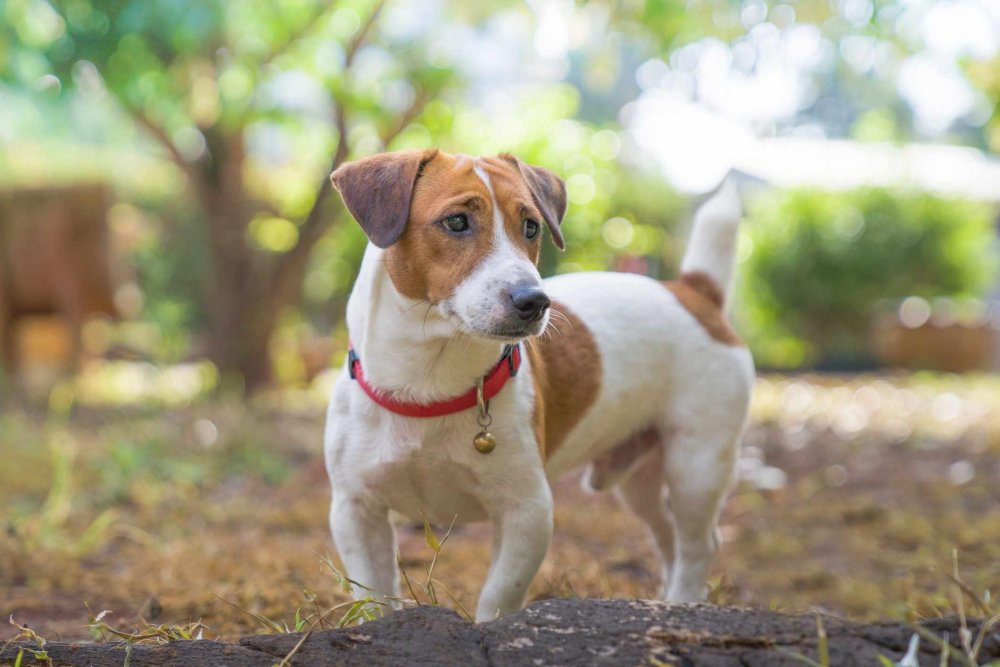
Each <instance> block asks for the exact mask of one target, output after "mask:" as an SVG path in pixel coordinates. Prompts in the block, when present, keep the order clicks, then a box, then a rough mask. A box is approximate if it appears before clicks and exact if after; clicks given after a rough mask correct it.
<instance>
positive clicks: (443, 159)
mask: <svg viewBox="0 0 1000 667" xmlns="http://www.w3.org/2000/svg"><path fill="white" fill-rule="evenodd" d="M477 164H478V165H479V166H480V167H481V168H482V169H483V170H484V171H485V172H486V173H487V175H488V176H489V178H490V184H491V185H492V187H493V192H494V194H495V195H496V201H497V205H498V206H499V208H500V213H501V218H502V220H503V223H504V226H505V228H506V232H507V235H508V237H509V238H510V239H511V242H512V243H513V244H514V246H515V247H517V248H520V249H521V250H522V251H523V252H524V254H525V256H526V257H527V258H528V259H530V260H531V261H532V262H537V261H538V254H539V250H540V247H541V240H542V234H541V233H539V234H538V235H537V236H536V237H535V238H534V239H531V240H529V239H526V238H524V233H523V226H524V220H525V219H526V218H533V219H535V220H542V216H541V213H540V212H539V211H538V209H537V207H536V206H535V204H534V202H533V200H532V197H531V192H530V191H529V189H528V186H527V184H526V183H525V181H524V178H522V176H521V174H520V172H518V171H517V170H516V169H515V168H514V166H513V165H511V164H510V163H509V162H507V161H506V160H503V159H500V158H479V159H478V162H477V161H476V160H474V159H473V158H470V157H466V156H462V155H449V154H447V153H441V152H438V153H437V154H436V155H435V156H434V157H433V159H431V160H430V161H428V162H427V163H425V164H424V166H423V170H422V171H421V173H420V176H419V177H418V178H417V180H416V184H415V185H414V188H413V198H412V201H411V203H410V214H409V221H408V223H407V226H406V229H405V231H404V232H403V234H402V236H401V237H400V238H399V241H398V242H396V243H395V244H394V245H392V246H391V247H389V248H388V249H387V250H386V253H385V258H384V261H385V262H386V270H387V271H388V273H389V277H390V279H391V280H392V282H393V285H395V287H396V289H397V290H399V292H400V293H401V294H403V295H405V296H408V297H410V298H412V299H429V300H430V301H431V302H432V303H437V302H438V301H441V300H443V299H447V298H448V297H450V296H451V295H452V294H454V292H455V289H456V288H457V287H458V285H459V284H461V282H462V281H463V280H464V279H465V278H467V277H468V275H469V274H470V273H472V271H474V270H475V268H476V267H477V266H478V265H479V263H480V262H481V261H483V259H485V258H486V256H487V255H488V254H489V252H490V249H491V248H492V246H493V239H494V229H493V226H494V219H493V218H494V216H493V200H492V198H491V197H490V191H489V189H488V188H487V187H486V184H485V183H484V182H483V180H482V179H481V178H479V176H478V175H477V174H476V172H475V166H476V165H477ZM460 213H461V214H464V215H466V216H467V218H468V220H469V224H470V226H471V227H472V231H471V232H470V234H469V235H467V236H453V235H450V234H449V233H448V232H446V231H445V230H444V229H443V228H442V226H441V225H440V224H439V223H440V221H441V220H443V219H444V218H446V217H448V216H451V215H457V214H460Z"/></svg>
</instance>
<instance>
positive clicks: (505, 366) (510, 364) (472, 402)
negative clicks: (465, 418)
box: [347, 344, 521, 417]
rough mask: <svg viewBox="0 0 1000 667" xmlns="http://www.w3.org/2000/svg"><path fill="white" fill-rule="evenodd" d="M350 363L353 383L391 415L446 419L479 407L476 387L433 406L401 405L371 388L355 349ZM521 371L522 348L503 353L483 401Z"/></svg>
mask: <svg viewBox="0 0 1000 667" xmlns="http://www.w3.org/2000/svg"><path fill="white" fill-rule="evenodd" d="M347 363H348V367H347V368H348V372H350V374H351V379H353V380H357V382H358V386H359V387H361V388H362V389H363V390H364V392H365V393H366V394H368V396H369V398H371V399H372V400H373V401H375V402H376V403H378V404H379V405H381V406H382V407H383V408H385V409H386V410H389V411H390V412H395V413H396V414H400V415H406V416H407V417H443V416H444V415H450V414H454V413H456V412H462V411H463V410H468V409H469V408H474V407H476V388H475V387H473V388H472V389H470V390H469V391H467V392H465V393H464V394H462V395H461V396H456V397H454V398H449V399H447V400H444V401H436V402H434V403H404V402H403V401H398V400H396V399H394V398H392V397H391V396H387V395H386V394H383V393H381V392H380V391H379V390H378V389H376V388H375V387H373V386H371V385H370V384H368V381H367V380H366V379H365V375H364V372H363V371H362V369H361V359H359V358H358V355H357V353H355V352H354V347H353V346H352V347H351V348H350V349H349V350H348V352H347ZM519 368H521V346H520V344H518V345H508V346H506V347H505V348H504V350H503V356H501V357H500V361H498V362H497V365H496V366H494V367H493V370H491V371H490V372H489V373H487V374H486V375H485V376H484V377H483V398H484V399H486V400H487V401H488V400H490V399H491V398H493V397H494V396H496V395H497V394H499V393H500V390H501V389H503V388H504V385H506V384H507V380H509V379H510V378H512V377H514V376H515V375H517V371H518V369H519Z"/></svg>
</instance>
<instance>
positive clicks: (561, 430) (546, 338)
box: [525, 301, 603, 460]
mask: <svg viewBox="0 0 1000 667" xmlns="http://www.w3.org/2000/svg"><path fill="white" fill-rule="evenodd" d="M552 310H553V311H555V312H558V313H561V314H562V316H564V317H565V318H566V319H563V317H560V316H554V317H555V319H553V320H551V322H552V323H550V324H549V327H551V333H546V334H545V335H543V336H541V337H539V338H532V339H531V340H529V341H528V343H527V345H526V346H525V347H526V348H527V353H528V358H529V359H530V360H531V376H532V380H533V381H534V384H535V414H534V424H535V436H536V437H537V438H538V447H539V449H540V450H541V454H542V459H543V460H544V459H546V458H547V457H549V456H551V455H552V453H553V452H555V451H556V449H558V448H559V446H560V445H561V444H562V442H563V440H564V439H565V438H566V434H568V433H569V431H570V429H572V428H573V427H574V426H576V424H577V423H579V421H580V419H581V418H582V417H583V415H584V414H585V413H586V412H587V409H588V408H590V406H591V405H593V403H594V401H596V400H597V395H598V393H599V392H600V389H601V379H602V374H603V370H602V367H601V356H600V354H599V352H598V350H597V344H596V343H595V342H594V337H593V335H592V334H591V333H590V330H589V329H588V328H587V325H586V324H584V323H583V320H581V319H580V318H579V317H577V316H576V315H574V314H573V312H572V311H571V310H569V309H568V308H567V307H566V306H564V305H563V304H561V303H558V302H556V301H553V302H552ZM552 324H555V326H554V327H553V326H552ZM556 329H558V331H557V330H556Z"/></svg>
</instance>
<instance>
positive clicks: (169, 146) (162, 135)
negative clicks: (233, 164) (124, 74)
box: [115, 95, 206, 199]
mask: <svg viewBox="0 0 1000 667" xmlns="http://www.w3.org/2000/svg"><path fill="white" fill-rule="evenodd" d="M115 97H116V98H117V99H118V103H119V105H120V106H121V108H122V109H124V110H125V112H126V113H127V114H128V115H129V116H130V117H131V118H132V120H133V121H134V122H135V123H136V124H137V125H138V126H139V127H141V128H142V129H144V130H145V131H146V133H147V134H149V135H150V136H151V137H152V138H153V139H155V140H156V143H158V144H160V146H161V147H163V148H164V149H166V151H167V154H168V155H169V156H170V159H171V161H172V162H173V163H174V164H175V165H176V166H177V168H178V169H180V170H181V171H182V172H184V174H185V175H186V176H187V177H188V179H189V180H190V181H191V185H192V187H194V188H195V190H197V195H198V197H199V198H201V199H203V198H204V197H205V195H206V186H205V182H204V174H203V173H202V171H201V170H200V169H199V168H198V165H196V164H195V163H193V162H191V161H189V160H188V159H187V158H185V157H184V155H182V154H181V152H180V150H178V148H177V146H176V145H175V144H174V142H173V140H172V139H171V138H170V135H169V134H167V131H166V129H164V127H163V126H162V125H160V124H158V123H157V122H156V121H154V120H153V119H152V118H150V117H149V116H147V115H146V114H145V113H144V112H143V111H142V110H141V109H139V108H138V107H136V106H134V105H132V104H130V103H129V102H127V101H126V100H125V99H123V98H122V97H121V96H119V95H115Z"/></svg>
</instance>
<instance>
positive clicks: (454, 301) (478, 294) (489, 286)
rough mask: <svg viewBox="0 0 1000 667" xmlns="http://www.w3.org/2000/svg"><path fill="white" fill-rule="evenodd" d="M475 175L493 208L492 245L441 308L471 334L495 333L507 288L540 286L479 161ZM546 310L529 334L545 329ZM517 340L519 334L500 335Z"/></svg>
mask: <svg viewBox="0 0 1000 667" xmlns="http://www.w3.org/2000/svg"><path fill="white" fill-rule="evenodd" d="M473 169H474V170H475V172H476V175H477V176H479V178H480V179H481V180H482V181H483V183H485V184H486V189H487V190H489V193H490V200H491V204H492V208H493V247H492V250H491V252H490V254H489V255H488V256H487V257H486V258H485V259H484V261H483V262H482V263H481V264H480V265H479V266H478V267H477V268H476V270H475V271H474V272H473V273H472V275H470V276H469V277H468V278H467V279H466V280H465V281H463V282H462V284H461V285H459V287H458V289H457V290H455V295H454V296H453V297H452V298H450V299H447V300H445V301H444V303H443V304H442V308H443V309H444V310H445V311H446V312H449V313H454V314H455V315H456V316H457V317H458V319H459V320H460V321H461V323H462V328H463V329H464V330H465V331H466V332H468V333H472V334H476V333H486V332H496V331H498V330H502V329H503V328H504V321H505V319H506V317H505V316H507V315H509V310H510V305H509V304H508V303H507V301H509V297H508V294H509V290H510V289H511V288H512V287H514V286H515V285H522V286H523V285H534V286H537V287H541V286H542V277H541V276H540V275H539V274H538V268H537V267H536V266H535V264H534V263H533V262H532V261H531V260H529V259H528V256H527V255H525V254H524V253H523V252H521V251H520V250H518V249H517V248H516V247H515V246H514V244H513V243H512V242H511V240H510V237H508V236H507V232H506V229H505V227H504V220H503V213H502V212H501V210H500V206H499V204H498V203H497V197H496V193H494V191H493V184H492V183H491V182H490V177H489V175H488V174H487V173H486V170H484V169H483V168H482V167H481V166H479V165H478V164H477V165H475V166H474V167H473ZM547 318H548V313H546V314H545V317H544V318H542V319H541V320H539V321H538V322H533V323H531V325H530V326H531V333H532V334H537V333H540V332H541V331H544V329H545V325H546V323H547V321H548V320H547ZM501 337H502V338H512V339H517V338H520V336H501Z"/></svg>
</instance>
